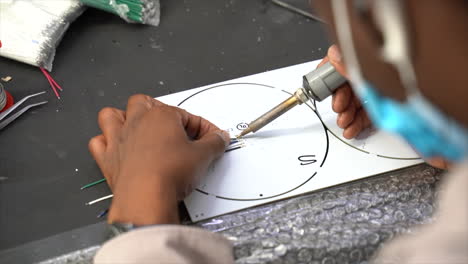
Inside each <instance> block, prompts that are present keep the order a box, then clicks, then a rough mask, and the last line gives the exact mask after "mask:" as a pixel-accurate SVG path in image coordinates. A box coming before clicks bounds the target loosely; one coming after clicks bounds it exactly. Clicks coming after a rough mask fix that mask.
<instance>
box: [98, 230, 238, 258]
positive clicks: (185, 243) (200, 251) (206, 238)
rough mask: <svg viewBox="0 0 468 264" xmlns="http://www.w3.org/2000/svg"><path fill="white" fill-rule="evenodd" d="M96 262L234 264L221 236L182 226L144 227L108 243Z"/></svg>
mask: <svg viewBox="0 0 468 264" xmlns="http://www.w3.org/2000/svg"><path fill="white" fill-rule="evenodd" d="M94 263H113V264H114V263H126V264H127V263H181V264H188V263H190V264H191V263H203V264H210V263H234V258H233V254H232V245H231V244H230V242H229V241H228V240H227V239H226V238H224V237H223V236H221V235H218V234H215V233H211V232H209V231H206V230H203V229H200V228H194V227H187V226H178V225H162V226H153V227H142V228H138V229H136V230H133V231H131V232H128V233H125V234H122V235H120V236H117V237H115V238H114V239H112V240H110V241H108V242H107V243H105V244H104V245H103V246H102V248H101V249H100V250H99V251H98V253H97V254H96V256H95V257H94Z"/></svg>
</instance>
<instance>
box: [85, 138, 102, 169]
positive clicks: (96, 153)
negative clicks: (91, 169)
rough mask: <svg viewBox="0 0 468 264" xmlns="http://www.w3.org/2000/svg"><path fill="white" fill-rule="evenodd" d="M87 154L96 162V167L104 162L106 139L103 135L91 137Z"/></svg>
mask: <svg viewBox="0 0 468 264" xmlns="http://www.w3.org/2000/svg"><path fill="white" fill-rule="evenodd" d="M88 148H89V152H91V155H92V156H93V158H94V160H95V161H96V162H97V164H98V166H99V167H101V165H102V164H103V161H104V155H105V153H106V139H105V137H104V136H103V135H98V136H95V137H93V138H92V139H91V140H90V141H89V144H88Z"/></svg>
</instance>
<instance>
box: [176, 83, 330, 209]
mask: <svg viewBox="0 0 468 264" xmlns="http://www.w3.org/2000/svg"><path fill="white" fill-rule="evenodd" d="M235 86H242V88H243V89H247V87H248V89H255V87H256V88H262V89H264V88H268V89H271V91H274V92H275V93H278V94H280V95H279V96H280V97H281V98H282V99H281V100H284V98H283V96H281V94H282V93H284V94H285V95H288V96H290V95H291V93H289V92H286V91H284V90H281V89H278V88H275V87H273V86H269V85H265V84H258V83H247V82H246V83H226V84H221V85H216V86H211V87H208V88H206V89H203V90H201V91H198V92H196V93H194V94H192V95H190V96H188V97H187V98H185V99H184V100H182V101H181V102H180V103H179V104H178V105H177V106H179V107H184V106H186V105H187V103H188V101H189V100H192V99H194V98H196V97H197V96H198V95H201V94H203V93H206V92H207V91H210V90H211V91H213V89H219V88H235ZM238 89H240V88H238ZM215 94H216V92H215ZM278 94H276V95H275V96H276V97H278ZM245 96H248V94H246V95H245ZM275 100H276V98H275ZM257 101H258V100H257ZM243 103H244V102H243ZM276 103H277V101H275V104H276ZM268 104H269V103H268ZM268 106H269V105H268ZM237 107H239V106H237ZM301 107H303V110H300V112H298V113H296V114H294V115H296V116H298V115H299V114H304V112H308V111H310V112H311V115H310V116H311V117H314V118H313V119H314V120H316V122H312V121H313V120H311V122H310V124H308V122H304V123H306V125H307V124H308V125H309V126H311V125H318V126H320V130H317V129H315V130H314V133H312V134H308V133H309V131H307V133H306V132H305V131H303V132H297V131H296V133H297V135H292V136H294V137H301V139H309V138H305V136H304V134H307V136H309V135H310V140H307V142H304V144H303V145H304V147H303V148H307V147H310V146H312V145H313V146H314V147H315V145H319V146H317V148H316V152H314V153H313V154H314V155H309V154H310V153H299V151H301V150H298V153H299V154H303V155H298V156H299V157H301V156H307V157H309V158H310V157H311V156H314V158H315V155H316V157H317V162H310V161H309V162H303V163H304V164H301V160H298V157H297V156H296V157H294V162H296V163H297V166H300V167H302V169H301V176H300V177H301V178H298V179H297V180H296V182H294V183H291V184H294V186H292V185H291V186H288V188H287V189H284V190H282V191H278V192H275V193H270V194H268V192H265V191H263V190H259V191H258V192H257V194H256V195H251V196H249V197H248V198H246V197H242V198H239V197H236V196H235V195H223V193H214V192H212V191H207V190H206V189H204V187H205V186H199V187H198V188H196V189H195V190H196V191H197V192H199V193H202V194H205V195H212V196H215V197H216V198H219V199H225V200H233V201H256V200H266V199H272V198H275V197H278V196H282V195H285V194H287V193H290V192H292V191H294V190H296V189H298V188H300V187H301V186H303V185H304V184H306V183H308V182H309V181H310V180H311V179H312V178H314V177H315V176H316V175H317V173H318V171H319V169H320V168H321V167H322V166H323V165H324V164H325V161H326V159H327V156H328V151H329V136H328V133H327V129H326V126H325V124H324V123H323V122H322V120H321V118H320V117H319V116H318V114H317V113H316V112H315V110H314V109H313V107H312V106H311V105H310V104H305V105H304V106H301ZM229 109H230V108H229ZM304 109H307V110H304ZM186 110H187V111H189V112H193V109H190V108H189V109H186ZM215 112H219V111H215ZM231 112H233V111H232V110H231ZM207 113H208V112H207ZM194 114H198V113H194ZM208 115H209V114H208ZM291 115H293V114H291ZM307 115H308V114H307ZM202 116H203V117H207V116H205V115H202ZM252 117H253V118H255V117H256V116H250V118H252ZM208 120H210V118H208ZM242 121H245V123H247V122H248V121H251V120H242ZM284 122H292V121H289V120H288V121H284ZM215 123H216V122H215ZM239 124H241V122H235V123H234V124H232V127H233V128H237V125H239ZM272 124H273V123H272ZM272 124H270V125H272ZM270 125H269V126H270ZM301 125H302V124H301ZM223 128H225V127H223ZM294 128H295V129H296V130H298V131H302V130H300V128H296V127H294ZM301 128H302V127H301ZM306 128H307V129H311V128H310V127H306ZM265 130H266V129H265ZM257 133H259V132H257ZM265 133H266V132H265ZM317 138H319V139H320V143H319V144H317V140H314V139H317ZM273 139H275V137H273ZM286 139H287V138H286ZM280 140H281V138H280ZM298 140H299V139H298ZM276 141H278V142H279V140H276ZM304 141H306V140H304ZM283 144H284V142H283ZM262 147H265V146H262ZM266 147H267V148H268V147H269V145H266ZM301 147H302V146H299V148H301ZM309 150H310V148H309ZM267 151H268V152H272V151H271V150H267ZM277 155H286V154H284V153H283V152H280V153H278V154H277ZM276 164H277V163H274V162H272V163H271V164H265V165H269V166H271V165H276ZM288 164H289V163H288ZM278 165H279V166H281V165H282V164H278ZM289 166H291V165H289ZM308 168H311V169H308ZM312 168H313V170H312ZM275 169H276V168H275ZM302 170H303V171H302ZM265 174H266V173H265ZM294 176H295V175H288V177H287V179H288V182H293V181H294ZM285 178H286V177H285ZM276 180H278V177H277V178H276ZM280 180H281V178H280ZM246 184H252V183H250V182H247V183H246ZM278 188H280V187H278Z"/></svg>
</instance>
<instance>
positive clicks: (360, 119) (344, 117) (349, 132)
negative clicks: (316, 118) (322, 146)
mask: <svg viewBox="0 0 468 264" xmlns="http://www.w3.org/2000/svg"><path fill="white" fill-rule="evenodd" d="M328 61H330V63H331V64H332V65H333V67H335V69H336V70H337V71H338V72H339V73H340V74H341V75H343V76H344V77H346V78H348V74H347V72H346V68H345V65H344V63H343V61H342V59H341V54H340V51H339V50H338V47H336V45H333V46H331V47H330V48H329V49H328V54H327V56H326V57H325V58H324V59H323V60H322V61H321V62H320V64H319V65H318V67H320V66H322V65H323V64H325V63H326V62H328ZM332 109H333V111H335V112H336V113H337V114H338V118H337V119H336V123H337V125H338V127H340V128H342V129H343V137H345V138H347V139H352V138H354V137H356V136H357V135H359V133H360V132H361V131H363V130H364V129H366V128H368V127H370V126H371V121H370V119H369V117H368V116H367V113H366V111H365V110H364V108H363V107H362V104H361V101H360V100H359V98H358V97H357V96H356V95H355V94H354V92H353V90H352V89H351V86H350V85H349V83H345V84H343V86H342V87H340V88H339V89H338V90H336V92H335V93H334V94H333V97H332Z"/></svg>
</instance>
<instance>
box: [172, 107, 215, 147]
mask: <svg viewBox="0 0 468 264" xmlns="http://www.w3.org/2000/svg"><path fill="white" fill-rule="evenodd" d="M172 108H173V109H174V110H175V111H177V112H178V113H179V115H180V117H181V120H182V124H183V126H184V128H185V131H186V133H187V135H188V136H189V137H190V138H192V139H200V138H201V137H203V136H204V135H206V134H209V133H213V132H216V131H220V130H221V129H220V128H219V127H217V126H216V125H214V124H213V123H211V122H210V121H208V120H206V119H204V118H203V117H200V116H197V115H193V114H191V113H189V112H187V111H185V110H184V109H181V108H178V107H172Z"/></svg>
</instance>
